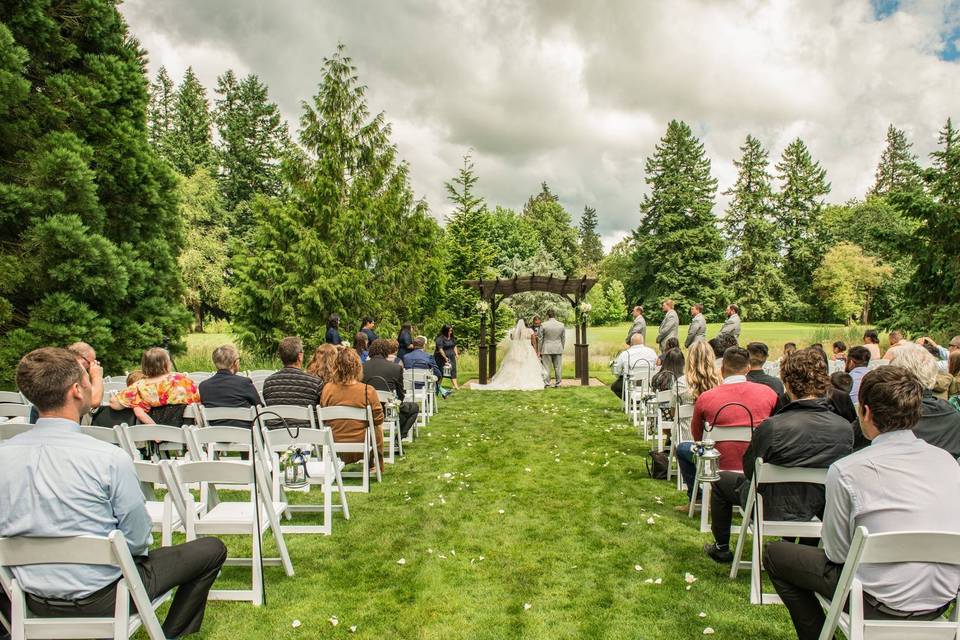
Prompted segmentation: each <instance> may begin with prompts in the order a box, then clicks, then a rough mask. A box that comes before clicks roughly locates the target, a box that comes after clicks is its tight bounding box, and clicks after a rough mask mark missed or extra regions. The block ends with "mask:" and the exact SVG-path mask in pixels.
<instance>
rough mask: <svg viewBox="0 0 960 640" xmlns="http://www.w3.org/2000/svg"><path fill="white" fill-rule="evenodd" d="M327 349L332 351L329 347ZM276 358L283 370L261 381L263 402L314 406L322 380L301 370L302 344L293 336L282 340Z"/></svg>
mask: <svg viewBox="0 0 960 640" xmlns="http://www.w3.org/2000/svg"><path fill="white" fill-rule="evenodd" d="M327 347H328V348H330V349H336V347H334V346H333V345H327ZM277 355H278V356H279V357H280V362H281V363H282V364H283V368H282V369H280V370H279V371H277V372H276V373H272V374H270V375H269V376H267V379H266V380H264V381H263V400H264V402H265V403H266V404H267V405H272V404H292V405H295V406H298V407H311V406H316V405H317V401H318V400H319V399H320V389H321V388H322V387H323V380H321V379H320V378H318V377H317V376H315V375H311V374H310V373H307V372H306V371H304V370H303V341H302V340H301V339H300V338H298V337H296V336H288V337H286V338H284V339H283V340H281V341H280V345H279V347H278V348H277Z"/></svg>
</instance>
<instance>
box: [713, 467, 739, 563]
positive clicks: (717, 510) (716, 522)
mask: <svg viewBox="0 0 960 640" xmlns="http://www.w3.org/2000/svg"><path fill="white" fill-rule="evenodd" d="M745 484H747V478H746V476H744V475H743V474H742V473H734V472H732V471H721V472H720V479H719V480H717V481H716V482H714V483H713V488H712V489H711V490H710V491H711V493H710V520H711V522H710V529H711V530H712V531H713V539H714V540H716V541H717V544H719V545H728V544H730V524H731V523H732V522H733V506H734V505H740V506H741V507H743V506H744V505H745V503H746V499H745V497H741V487H742V486H743V485H745Z"/></svg>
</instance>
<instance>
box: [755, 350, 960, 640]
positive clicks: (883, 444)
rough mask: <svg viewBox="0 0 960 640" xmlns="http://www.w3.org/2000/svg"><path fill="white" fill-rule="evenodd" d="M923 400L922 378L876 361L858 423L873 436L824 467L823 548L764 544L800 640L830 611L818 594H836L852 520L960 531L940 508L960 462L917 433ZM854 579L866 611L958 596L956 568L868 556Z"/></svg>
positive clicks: (905, 613)
mask: <svg viewBox="0 0 960 640" xmlns="http://www.w3.org/2000/svg"><path fill="white" fill-rule="evenodd" d="M851 351H852V349H851ZM922 398H923V390H922V387H921V385H920V384H919V383H918V382H917V380H916V378H915V377H914V376H913V375H912V374H911V373H910V372H908V371H906V370H905V369H904V368H902V367H880V368H878V369H876V370H874V371H871V372H869V373H868V374H867V375H866V376H864V378H863V381H862V385H861V388H860V416H861V423H862V426H861V429H862V431H863V434H864V436H865V437H866V438H867V439H869V440H872V444H871V446H869V447H867V448H865V449H863V450H861V451H858V452H855V453H852V454H850V455H848V456H846V457H844V458H841V459H839V460H837V461H836V462H834V463H833V464H832V465H831V466H830V469H829V471H828V472H827V484H826V506H825V508H824V514H823V530H822V541H823V548H822V549H821V548H817V547H812V546H804V545H795V544H792V543H789V542H769V543H767V545H766V547H765V551H764V555H763V559H764V565H765V567H766V569H767V571H768V572H769V575H770V579H771V581H772V582H773V585H774V588H775V589H776V591H777V594H778V595H779V596H780V598H781V599H782V600H783V603H784V604H785V605H786V607H787V611H789V612H790V618H791V620H792V621H793V626H794V628H795V629H796V632H797V637H798V638H799V640H816V639H817V638H819V637H820V633H821V629H822V628H823V624H824V622H825V621H826V618H825V615H824V612H823V609H822V607H821V606H820V603H819V602H818V601H817V598H816V595H815V594H817V593H819V594H820V595H822V596H824V597H827V598H832V597H833V595H834V591H835V590H836V587H837V584H838V583H839V581H840V576H841V574H842V573H843V569H844V566H843V563H844V562H845V560H846V558H847V553H848V551H849V549H850V544H851V542H852V539H853V535H854V532H855V531H856V530H857V528H859V527H866V529H867V530H868V531H869V532H870V533H871V534H882V533H892V532H897V531H944V532H950V533H960V511H958V510H957V509H953V508H945V505H952V504H954V503H955V502H956V497H957V495H958V494H960V467H958V466H957V463H956V461H955V460H954V459H953V457H951V456H950V455H948V454H947V453H946V452H944V451H943V450H942V449H939V448H937V447H934V446H931V445H929V444H928V443H926V442H924V441H923V440H921V439H919V438H918V437H917V436H916V435H915V434H914V433H913V427H914V426H915V425H916V424H917V422H918V421H919V419H920V413H921V405H922ZM931 479H935V481H931ZM857 578H858V579H859V581H860V583H861V584H862V586H863V607H864V615H865V617H866V618H868V619H878V618H881V619H903V618H914V619H917V620H933V619H936V618H938V617H939V616H940V615H942V614H943V612H945V611H946V610H947V609H948V608H949V607H950V604H951V603H952V601H953V600H954V599H955V598H956V596H957V589H958V587H960V566H958V565H948V564H931V563H922V562H910V563H902V564H866V565H862V566H861V567H860V568H859V569H858V571H857ZM907 635H909V634H907ZM905 637H906V636H905Z"/></svg>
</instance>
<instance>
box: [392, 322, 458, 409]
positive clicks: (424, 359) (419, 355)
mask: <svg viewBox="0 0 960 640" xmlns="http://www.w3.org/2000/svg"><path fill="white" fill-rule="evenodd" d="M426 346H427V339H426V338H425V337H423V336H417V337H416V338H414V339H413V342H412V343H411V344H410V353H408V354H407V355H405V356H403V368H404V369H427V370H428V371H430V372H431V373H433V375H434V376H436V378H437V382H436V385H437V393H439V394H440V397H441V398H446V397H447V396H449V395H450V394H451V393H453V391H447V390H446V389H444V388H443V386H442V385H441V384H440V381H441V380H442V379H443V370H442V369H441V368H440V366H439V365H438V364H437V360H436V358H434V357H433V356H432V355H430V354H429V353H427V352H426V351H424V347H426ZM418 388H419V387H418Z"/></svg>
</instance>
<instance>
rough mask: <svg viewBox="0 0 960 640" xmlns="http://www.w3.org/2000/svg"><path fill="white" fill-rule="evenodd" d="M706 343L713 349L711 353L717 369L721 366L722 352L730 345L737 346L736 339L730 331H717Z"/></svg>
mask: <svg viewBox="0 0 960 640" xmlns="http://www.w3.org/2000/svg"><path fill="white" fill-rule="evenodd" d="M707 344H709V345H710V348H711V349H713V355H714V356H716V358H717V369H719V368H720V367H722V366H723V354H724V353H726V352H727V349H729V348H730V347H735V346H737V339H736V338H734V337H733V334H732V333H719V334H717V335H715V336H713V337H712V338H710V340H709V341H707Z"/></svg>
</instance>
